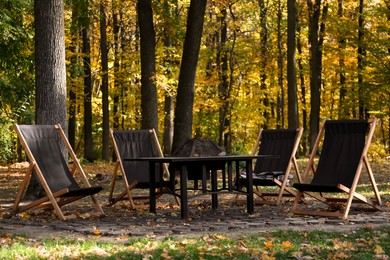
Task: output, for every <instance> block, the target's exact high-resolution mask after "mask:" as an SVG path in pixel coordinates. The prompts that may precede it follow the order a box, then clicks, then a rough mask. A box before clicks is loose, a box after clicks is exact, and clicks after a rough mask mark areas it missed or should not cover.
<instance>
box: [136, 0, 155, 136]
mask: <svg viewBox="0 0 390 260" xmlns="http://www.w3.org/2000/svg"><path fill="white" fill-rule="evenodd" d="M137 13H138V24H139V33H140V42H141V44H140V48H141V114H142V120H141V125H142V128H143V129H150V128H154V129H155V130H156V132H157V133H158V114H157V89H156V83H155V80H156V79H155V76H156V75H155V74H156V51H155V45H156V43H155V31H154V26H153V9H152V1H151V0H139V1H138V2H137Z"/></svg>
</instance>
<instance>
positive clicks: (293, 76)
mask: <svg viewBox="0 0 390 260" xmlns="http://www.w3.org/2000/svg"><path fill="white" fill-rule="evenodd" d="M287 16H288V17H287V20H288V25H287V84H288V88H287V97H288V98H287V102H288V104H287V106H288V127H289V128H298V127H299V117H298V95H297V70H296V60H295V52H296V37H295V36H296V23H297V6H296V1H295V0H288V1H287Z"/></svg>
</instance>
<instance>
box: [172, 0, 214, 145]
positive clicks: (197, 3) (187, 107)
mask: <svg viewBox="0 0 390 260" xmlns="http://www.w3.org/2000/svg"><path fill="white" fill-rule="evenodd" d="M206 4H207V0H191V3H190V7H189V10H188V17H187V31H186V36H185V40H184V46H183V56H182V61H181V66H180V75H179V85H178V89H177V96H176V107H175V119H174V137H173V144H172V151H175V150H176V149H177V148H178V147H179V146H180V145H181V144H183V143H184V142H185V141H186V140H187V139H189V138H191V137H192V116H193V104H194V88H195V75H196V68H197V65H198V56H199V50H200V43H201V38H202V32H203V22H204V15H205V10H206Z"/></svg>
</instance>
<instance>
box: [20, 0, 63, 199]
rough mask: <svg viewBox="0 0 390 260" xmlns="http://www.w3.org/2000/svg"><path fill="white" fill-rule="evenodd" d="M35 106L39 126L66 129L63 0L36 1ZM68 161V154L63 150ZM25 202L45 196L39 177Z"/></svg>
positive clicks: (32, 183) (33, 180)
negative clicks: (55, 125)
mask: <svg viewBox="0 0 390 260" xmlns="http://www.w3.org/2000/svg"><path fill="white" fill-rule="evenodd" d="M34 17H35V98H36V100H35V106H36V124H37V125H44V124H47V125H54V124H58V123H59V124H61V126H62V127H63V129H64V130H65V131H66V132H67V125H66V112H67V111H66V68H65V37H64V3H63V1H62V0H35V1H34ZM62 150H63V153H64V156H65V158H67V156H68V154H67V153H66V149H65V148H63V149H62ZM33 176H34V177H33V178H32V179H31V182H30V184H29V186H28V189H27V192H26V195H25V198H31V197H32V198H37V197H41V196H42V195H43V188H42V186H41V185H40V184H39V182H38V180H37V177H36V175H35V174H34V175H33Z"/></svg>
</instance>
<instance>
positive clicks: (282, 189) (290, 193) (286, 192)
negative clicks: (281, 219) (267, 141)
mask: <svg viewBox="0 0 390 260" xmlns="http://www.w3.org/2000/svg"><path fill="white" fill-rule="evenodd" d="M262 132H263V129H261V130H260V132H259V135H258V137H257V139H256V143H255V145H254V147H253V149H252V152H251V154H252V155H256V154H257V153H258V151H259V147H260V143H261V139H262ZM296 132H297V134H296V137H295V143H294V147H293V149H292V151H291V155H290V159H289V163H288V165H287V168H286V170H285V172H284V178H283V181H280V180H278V179H276V178H274V179H273V180H272V181H273V182H274V184H275V185H274V186H278V187H279V192H277V193H275V192H262V191H261V189H260V188H259V187H260V186H259V185H254V186H255V188H256V189H254V190H253V192H254V193H255V194H256V195H257V196H259V197H260V198H261V199H262V200H261V201H260V203H261V204H276V205H278V204H280V203H281V201H282V199H283V197H295V196H296V192H295V191H294V189H292V187H288V186H287V183H288V176H289V174H290V172H291V169H292V167H294V169H295V173H296V175H297V178H298V181H299V182H301V175H300V172H299V167H298V163H297V159H296V154H297V151H298V148H299V144H300V141H301V138H302V134H303V128H302V127H299V128H297V129H296ZM268 197H277V199H276V200H270V199H268Z"/></svg>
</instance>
